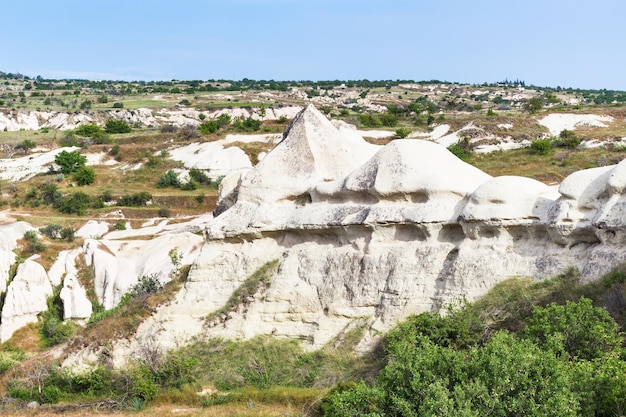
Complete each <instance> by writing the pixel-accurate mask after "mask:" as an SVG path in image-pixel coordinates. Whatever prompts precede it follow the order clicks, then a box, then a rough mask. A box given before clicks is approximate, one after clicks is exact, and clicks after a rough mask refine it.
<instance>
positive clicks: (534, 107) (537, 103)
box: [524, 97, 544, 113]
mask: <svg viewBox="0 0 626 417" xmlns="http://www.w3.org/2000/svg"><path fill="white" fill-rule="evenodd" d="M543 105H544V102H543V99H542V98H541V97H532V98H529V99H528V100H526V103H524V110H526V111H527V112H528V113H537V112H538V111H539V110H541V109H543Z"/></svg>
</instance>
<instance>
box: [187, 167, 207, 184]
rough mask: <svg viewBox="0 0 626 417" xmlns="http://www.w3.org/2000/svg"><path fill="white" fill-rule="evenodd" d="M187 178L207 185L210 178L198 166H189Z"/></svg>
mask: <svg viewBox="0 0 626 417" xmlns="http://www.w3.org/2000/svg"><path fill="white" fill-rule="evenodd" d="M189 178H191V179H192V180H193V181H195V182H197V183H198V184H202V185H208V184H210V183H211V179H210V178H209V177H208V176H207V175H206V174H205V172H204V171H203V170H201V169H198V168H191V169H190V170H189Z"/></svg>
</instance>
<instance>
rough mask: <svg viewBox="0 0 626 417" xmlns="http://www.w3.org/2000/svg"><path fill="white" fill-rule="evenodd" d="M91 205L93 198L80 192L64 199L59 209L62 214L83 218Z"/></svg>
mask: <svg viewBox="0 0 626 417" xmlns="http://www.w3.org/2000/svg"><path fill="white" fill-rule="evenodd" d="M90 204H91V198H90V197H89V196H88V195H87V194H85V193H83V192H80V191H79V192H77V193H73V194H70V195H69V196H66V197H63V199H62V200H61V203H60V204H59V207H58V208H59V211H60V212H61V213H65V214H77V215H79V216H82V215H84V214H85V212H86V211H87V208H89V205H90Z"/></svg>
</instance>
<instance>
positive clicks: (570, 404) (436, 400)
mask: <svg viewBox="0 0 626 417" xmlns="http://www.w3.org/2000/svg"><path fill="white" fill-rule="evenodd" d="M625 282H626V273H624V272H623V269H616V270H614V271H613V272H612V273H610V274H608V275H607V276H605V277H604V278H603V279H602V280H600V281H598V282H593V283H590V284H586V285H580V284H578V275H577V273H576V271H575V270H570V271H568V272H567V273H565V274H563V275H560V276H558V277H556V278H554V279H551V280H547V281H543V282H539V283H537V282H533V281H532V280H529V279H528V280H525V279H519V278H518V279H512V280H507V281H504V282H502V283H500V284H498V285H497V286H496V287H495V288H494V289H493V290H492V291H490V292H489V293H488V294H487V295H486V296H485V297H483V298H482V299H481V300H479V301H478V302H477V303H474V304H463V305H462V306H461V307H459V308H456V309H451V310H450V312H449V314H448V315H446V316H445V317H442V316H439V315H437V314H433V313H423V314H420V315H418V316H413V317H411V318H409V319H408V320H407V321H405V322H403V323H401V324H399V325H398V326H397V327H396V328H395V329H394V330H393V331H391V332H390V333H389V334H388V335H387V337H386V340H385V349H384V353H383V354H384V355H385V357H387V362H386V365H385V366H384V368H383V369H382V370H381V372H380V373H379V375H378V377H377V379H376V381H375V382H374V383H373V384H370V383H367V382H366V381H358V380H357V381H354V382H350V383H347V384H340V385H338V386H337V387H335V388H334V389H333V390H332V391H331V393H330V394H329V396H328V397H327V398H326V399H325V400H324V401H323V403H322V405H321V410H322V412H323V414H324V415H330V416H352V415H370V416H373V415H440V414H441V410H447V411H446V413H447V414H450V415H491V414H495V415H559V416H567V415H570V416H579V415H583V416H612V415H614V410H620V409H623V408H624V407H625V406H626V396H625V394H626V384H625V383H624V382H626V379H625V378H624V374H623V371H624V370H626V361H625V360H624V356H623V353H624V351H623V347H622V346H623V343H624V335H623V333H621V332H620V329H623V328H624V324H626V323H625V322H624V318H623V313H622V311H623V303H622V304H620V306H619V307H618V308H616V306H614V305H613V306H611V304H612V302H609V300H611V299H615V297H607V295H608V294H613V293H619V294H621V297H622V298H621V299H623V297H624V294H626V286H625V284H624V283H625ZM586 297H589V298H586ZM607 303H609V304H607ZM594 304H596V305H594ZM597 304H602V306H598V305H597ZM611 312H613V313H612V315H613V317H611V316H609V313H611ZM615 313H617V314H615ZM616 318H617V319H618V321H616Z"/></svg>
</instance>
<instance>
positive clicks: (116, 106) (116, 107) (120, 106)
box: [113, 101, 124, 109]
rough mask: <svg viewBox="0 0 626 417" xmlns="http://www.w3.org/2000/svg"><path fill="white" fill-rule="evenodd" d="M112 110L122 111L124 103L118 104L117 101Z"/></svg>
mask: <svg viewBox="0 0 626 417" xmlns="http://www.w3.org/2000/svg"><path fill="white" fill-rule="evenodd" d="M113 108H114V109H123V108H124V103H122V102H119V101H118V102H116V103H113Z"/></svg>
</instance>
